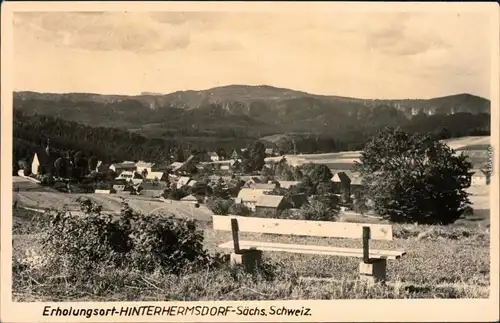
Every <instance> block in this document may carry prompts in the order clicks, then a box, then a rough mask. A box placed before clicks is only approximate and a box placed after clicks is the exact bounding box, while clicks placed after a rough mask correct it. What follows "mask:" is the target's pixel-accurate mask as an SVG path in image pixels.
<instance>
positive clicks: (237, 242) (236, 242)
mask: <svg viewBox="0 0 500 323" xmlns="http://www.w3.org/2000/svg"><path fill="white" fill-rule="evenodd" d="M231 231H232V232H233V249H234V253H235V254H239V253H240V238H239V237H238V231H239V230H238V221H237V220H236V219H231Z"/></svg>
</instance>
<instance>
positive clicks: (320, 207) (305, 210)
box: [298, 199, 338, 221]
mask: <svg viewBox="0 0 500 323" xmlns="http://www.w3.org/2000/svg"><path fill="white" fill-rule="evenodd" d="M298 214H299V217H300V219H301V220H313V221H335V220H336V219H337V217H338V210H335V209H333V208H331V207H329V206H328V204H326V203H325V202H323V201H321V200H319V199H312V200H311V202H310V203H309V204H305V205H304V206H302V207H301V208H300V210H299V212H298Z"/></svg>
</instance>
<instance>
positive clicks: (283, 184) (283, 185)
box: [278, 181, 300, 189]
mask: <svg viewBox="0 0 500 323" xmlns="http://www.w3.org/2000/svg"><path fill="white" fill-rule="evenodd" d="M278 183H280V187H281V188H286V189H288V188H290V187H292V186H294V185H297V184H299V183H300V182H299V181H278Z"/></svg>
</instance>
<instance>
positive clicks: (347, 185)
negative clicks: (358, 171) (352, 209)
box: [331, 171, 352, 197]
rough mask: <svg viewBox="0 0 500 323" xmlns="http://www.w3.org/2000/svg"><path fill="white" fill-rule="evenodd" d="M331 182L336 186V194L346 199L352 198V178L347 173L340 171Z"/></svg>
mask: <svg viewBox="0 0 500 323" xmlns="http://www.w3.org/2000/svg"><path fill="white" fill-rule="evenodd" d="M351 176H352V175H351ZM331 181H332V182H333V184H334V186H335V190H336V192H339V193H340V194H341V195H342V196H344V197H349V196H351V178H350V177H349V175H347V172H345V171H338V172H336V173H334V174H333V177H332V179H331Z"/></svg>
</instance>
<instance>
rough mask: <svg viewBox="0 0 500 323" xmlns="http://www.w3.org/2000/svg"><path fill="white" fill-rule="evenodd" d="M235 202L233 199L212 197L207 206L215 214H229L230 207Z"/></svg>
mask: <svg viewBox="0 0 500 323" xmlns="http://www.w3.org/2000/svg"><path fill="white" fill-rule="evenodd" d="M233 203H234V201H233V200H225V199H221V198H216V197H210V198H209V199H208V201H207V207H208V209H209V210H210V211H212V213H213V214H217V215H228V214H229V208H230V207H231V206H232V205H233Z"/></svg>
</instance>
